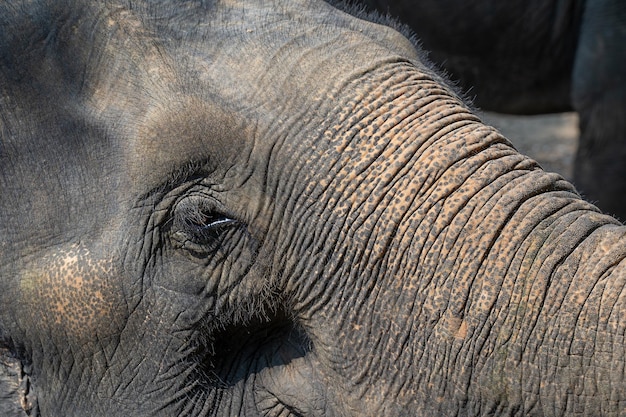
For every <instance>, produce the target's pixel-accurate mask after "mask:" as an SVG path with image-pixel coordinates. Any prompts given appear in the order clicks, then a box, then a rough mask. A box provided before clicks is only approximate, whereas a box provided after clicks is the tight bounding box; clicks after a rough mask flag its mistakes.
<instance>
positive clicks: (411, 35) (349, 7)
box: [324, 0, 478, 112]
mask: <svg viewBox="0 0 626 417" xmlns="http://www.w3.org/2000/svg"><path fill="white" fill-rule="evenodd" d="M324 1H326V3H328V4H330V5H331V6H333V7H335V8H337V9H339V10H341V11H343V12H345V13H348V14H350V15H352V16H354V17H356V18H358V19H362V20H366V21H368V22H372V23H376V24H379V25H384V26H389V27H390V28H392V29H394V30H396V31H398V32H400V33H401V34H402V35H403V36H404V37H405V38H407V39H408V40H409V41H410V42H411V44H412V45H413V47H414V48H415V50H416V51H417V53H418V55H419V57H420V60H421V62H422V63H423V64H424V65H425V66H426V67H427V68H429V69H430V70H432V71H433V72H435V73H436V74H437V75H439V76H440V77H441V79H442V80H443V81H444V82H445V83H446V84H447V85H448V86H449V87H450V88H451V89H452V90H453V91H454V93H455V94H456V95H457V96H459V97H460V98H461V100H463V102H464V103H465V105H466V106H468V107H469V108H470V109H471V110H472V111H473V112H475V111H477V110H478V108H476V107H475V106H474V104H473V102H474V100H473V98H471V97H470V96H469V95H468V93H467V92H465V91H464V90H462V89H461V87H460V85H459V81H457V80H454V79H453V78H451V74H450V73H449V72H448V71H447V70H446V69H445V68H443V67H441V66H439V65H437V64H435V63H434V62H432V61H431V60H430V59H429V58H428V55H429V51H427V50H425V49H424V48H423V47H422V43H421V41H420V39H419V38H418V37H417V34H416V33H415V32H414V31H413V29H411V27H409V26H408V25H406V24H404V23H402V22H401V21H399V20H398V19H397V18H395V17H394V16H391V15H389V14H382V13H380V12H378V11H376V10H369V9H368V8H367V6H366V5H364V4H361V3H356V2H355V0H324Z"/></svg>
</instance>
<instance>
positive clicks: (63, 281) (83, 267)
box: [21, 245, 119, 341]
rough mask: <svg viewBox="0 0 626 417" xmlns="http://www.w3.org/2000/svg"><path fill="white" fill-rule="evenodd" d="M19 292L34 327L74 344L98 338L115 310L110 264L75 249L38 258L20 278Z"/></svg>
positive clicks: (116, 296) (116, 300) (106, 328)
mask: <svg viewBox="0 0 626 417" xmlns="http://www.w3.org/2000/svg"><path fill="white" fill-rule="evenodd" d="M21 288H22V295H23V297H24V298H25V300H26V301H28V300H30V302H29V303H28V304H30V305H31V306H32V309H31V311H30V314H31V315H32V316H33V317H34V318H35V319H36V321H35V322H36V323H39V325H41V326H42V327H44V328H49V329H51V330H53V331H54V332H62V334H65V335H67V336H69V337H70V338H71V339H74V340H80V341H85V340H88V339H91V338H93V337H95V335H96V334H99V335H100V336H102V332H103V331H106V330H109V329H110V328H111V323H112V319H113V318H114V316H115V314H116V312H117V311H118V310H119V309H116V306H119V295H118V294H116V291H115V289H114V288H113V286H112V268H111V263H110V261H107V260H103V259H98V258H96V257H94V256H93V255H92V253H91V252H90V250H89V249H86V248H84V247H82V246H78V245H74V246H72V247H70V248H68V249H62V250H58V251H57V252H55V253H53V254H49V255H46V256H44V257H43V258H41V259H40V260H39V261H38V262H37V265H36V266H35V267H33V268H31V269H30V270H29V271H28V272H27V273H25V274H23V276H22V280H21Z"/></svg>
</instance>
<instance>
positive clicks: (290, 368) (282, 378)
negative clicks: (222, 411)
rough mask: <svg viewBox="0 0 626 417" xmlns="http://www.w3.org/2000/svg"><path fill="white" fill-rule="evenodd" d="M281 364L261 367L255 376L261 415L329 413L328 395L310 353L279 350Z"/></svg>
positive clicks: (257, 403) (315, 414)
mask: <svg viewBox="0 0 626 417" xmlns="http://www.w3.org/2000/svg"><path fill="white" fill-rule="evenodd" d="M276 356H277V357H279V358H280V360H279V362H280V363H279V364H275V365H274V366H271V367H266V368H264V369H262V370H261V371H260V372H258V374H257V375H256V378H255V387H254V390H253V392H254V396H255V398H254V400H255V403H256V405H257V409H258V411H259V413H261V414H262V415H283V414H287V411H290V412H296V413H297V414H298V415H307V416H323V415H327V412H328V411H329V410H328V404H327V403H326V398H327V395H326V393H325V392H324V389H323V384H321V383H320V379H319V377H318V374H317V372H316V370H315V365H314V364H313V363H312V361H311V356H310V355H305V356H293V355H290V353H289V352H285V351H283V352H280V351H279V352H277V353H276Z"/></svg>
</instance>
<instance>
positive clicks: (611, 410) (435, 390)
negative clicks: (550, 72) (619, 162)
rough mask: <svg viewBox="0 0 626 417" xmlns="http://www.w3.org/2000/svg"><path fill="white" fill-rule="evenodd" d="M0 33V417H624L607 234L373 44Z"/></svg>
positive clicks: (333, 38)
mask: <svg viewBox="0 0 626 417" xmlns="http://www.w3.org/2000/svg"><path fill="white" fill-rule="evenodd" d="M62 3H63V4H62ZM348 11H350V10H348ZM354 13H356V12H354ZM0 20H1V22H0V90H1V91H2V95H0V100H1V101H0V108H1V110H2V111H1V112H0V195H1V196H2V198H1V199H0V205H1V207H0V288H1V290H2V291H0V415H3V416H4V415H6V416H9V417H12V416H44V417H55V416H64V417H66V416H67V417H71V416H107V417H113V416H181V417H182V416H233V415H237V416H381V415H384V416H440V415H446V416H448V415H467V416H472V415H486V414H488V415H503V416H508V415H525V416H526V415H531V416H532V415H535V416H543V415H547V416H561V415H619V414H620V413H621V412H622V409H623V403H624V401H625V400H626V381H625V375H624V365H625V360H626V357H625V345H624V334H625V332H626V328H625V326H626V324H625V323H626V322H625V321H624V320H623V316H624V312H623V309H624V306H625V304H624V303H625V301H626V298H625V296H624V285H625V280H626V269H625V264H624V258H626V245H625V244H624V243H625V239H626V237H625V235H626V229H625V228H624V227H623V226H621V224H620V223H619V222H618V221H617V220H615V219H613V218H611V217H609V216H606V215H604V214H601V213H600V212H599V210H598V209H597V208H596V207H595V206H593V205H591V204H590V203H588V202H586V201H584V200H582V199H581V198H580V197H579V195H578V193H577V192H576V190H575V189H574V188H573V186H572V185H570V184H569V183H567V182H566V181H564V180H563V179H562V178H561V177H560V176H558V175H557V174H552V173H546V172H544V171H542V170H541V169H540V168H539V167H538V166H537V164H536V163H535V162H534V161H532V160H531V159H529V158H527V157H525V156H523V155H520V154H519V153H517V152H516V151H515V149H514V148H513V147H512V146H511V144H510V143H509V142H508V141H507V139H506V138H504V137H502V136H501V135H500V134H499V133H498V132H497V131H496V130H495V129H494V128H491V127H489V126H486V125H484V124H482V123H481V122H480V120H479V119H478V118H477V117H476V116H475V115H474V114H473V113H472V112H471V110H470V109H469V108H468V107H467V106H466V105H465V104H464V103H463V101H462V100H461V99H460V98H458V96H457V95H456V94H455V92H454V90H453V89H452V88H450V87H449V86H448V85H447V84H446V82H445V81H444V80H443V79H442V78H441V77H440V76H439V75H437V73H436V72H435V71H434V70H433V69H431V68H430V67H428V66H427V65H426V64H425V60H424V59H423V57H422V52H421V51H420V50H418V49H417V48H416V47H415V46H414V45H413V44H412V43H411V42H410V41H409V40H408V39H406V38H405V37H404V36H403V35H401V34H400V33H399V32H397V31H395V30H394V29H392V28H390V27H387V26H385V25H381V24H379V23H373V22H370V21H368V20H363V19H360V18H357V17H355V16H354V15H352V14H351V13H347V12H345V11H341V10H338V9H337V8H335V7H333V6H332V5H330V4H328V3H325V2H321V1H320V2H317V1H309V0H307V1H305V0H302V1H300V0H288V1H279V0H272V1H261V0H255V1H249V2H248V1H235V0H233V1H230V0H229V1H215V2H214V1H209V2H200V1H197V2H196V1H184V2H181V1H176V2H168V1H161V2H156V1H137V2H132V3H129V2H119V3H118V2H113V1H111V2H81V1H73V2H71V3H64V2H47V1H35V0H33V1H21V2H19V3H17V2H16V3H11V4H2V5H0ZM8 28H10V29H8Z"/></svg>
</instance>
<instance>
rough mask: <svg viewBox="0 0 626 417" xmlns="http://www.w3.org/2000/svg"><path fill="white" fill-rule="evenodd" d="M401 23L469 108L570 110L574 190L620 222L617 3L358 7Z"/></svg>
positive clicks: (624, 9) (623, 87)
mask: <svg viewBox="0 0 626 417" xmlns="http://www.w3.org/2000/svg"><path fill="white" fill-rule="evenodd" d="M361 2H362V3H363V4H364V5H366V6H368V7H371V8H375V9H378V10H380V11H382V12H385V13H390V14H392V15H394V16H396V17H398V18H400V19H402V21H403V22H405V23H406V24H408V25H409V26H410V27H411V28H412V30H413V31H414V32H415V33H416V35H417V37H418V38H419V39H420V41H421V43H422V46H423V47H424V48H425V49H427V50H430V51H431V54H430V55H429V57H430V58H431V59H432V60H433V61H434V62H436V63H437V64H438V65H439V66H441V67H443V68H445V71H447V72H448V73H449V74H450V77H451V78H453V79H454V80H457V82H458V83H459V84H460V85H461V86H462V87H463V88H464V89H465V90H466V91H467V94H468V96H471V97H473V98H474V100H475V103H476V105H477V106H479V107H481V108H483V109H486V110H491V111H496V112H500V113H512V114H540V113H551V112H564V111H571V110H575V111H576V112H578V115H579V118H580V119H579V128H580V137H579V144H578V151H577V153H576V156H575V161H574V178H573V181H574V184H575V185H576V186H577V187H578V188H579V189H580V190H581V191H582V192H583V194H584V196H585V197H586V198H588V199H590V201H593V202H596V203H597V204H598V205H599V207H600V208H602V209H603V210H605V211H606V212H608V213H610V214H612V215H615V216H617V217H618V218H620V219H621V220H622V221H624V220H626V164H624V163H623V161H624V159H626V133H625V132H626V121H625V118H624V114H626V75H625V74H626V48H624V45H625V44H626V4H625V3H624V2H623V1H620V0H594V1H582V0H552V1H543V0H534V1H524V0H514V1H507V2H501V1H500V2H499V1H495V0H470V1H457V0H361Z"/></svg>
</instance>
